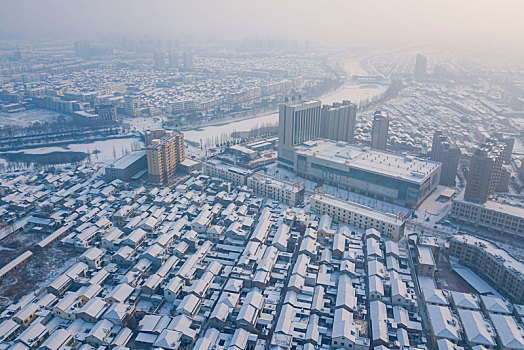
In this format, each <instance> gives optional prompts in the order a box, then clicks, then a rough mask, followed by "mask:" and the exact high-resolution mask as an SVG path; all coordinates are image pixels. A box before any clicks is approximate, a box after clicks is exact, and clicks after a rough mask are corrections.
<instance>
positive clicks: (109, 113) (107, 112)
mask: <svg viewBox="0 0 524 350" xmlns="http://www.w3.org/2000/svg"><path fill="white" fill-rule="evenodd" d="M97 112H98V116H99V117H100V119H101V120H104V121H116V120H118V117H117V114H116V107H115V106H112V105H101V106H99V107H98V108H97Z"/></svg>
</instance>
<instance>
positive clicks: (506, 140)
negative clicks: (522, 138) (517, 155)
mask: <svg viewBox="0 0 524 350" xmlns="http://www.w3.org/2000/svg"><path fill="white" fill-rule="evenodd" d="M495 138H496V139H497V140H499V141H500V142H502V143H503V144H505V145H506V149H505V150H504V164H510V163H511V154H512V153H513V147H514V146H515V139H514V138H513V137H509V136H506V135H504V134H503V133H501V132H498V133H495Z"/></svg>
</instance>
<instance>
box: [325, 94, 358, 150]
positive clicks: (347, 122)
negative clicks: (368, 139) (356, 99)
mask: <svg viewBox="0 0 524 350" xmlns="http://www.w3.org/2000/svg"><path fill="white" fill-rule="evenodd" d="M356 117H357V105H356V104H354V103H351V102H350V101H347V100H346V101H342V103H333V105H332V106H328V105H325V106H322V116H321V123H320V125H321V127H320V137H322V138H325V139H329V140H334V141H345V142H348V143H353V141H354V137H355V122H356Z"/></svg>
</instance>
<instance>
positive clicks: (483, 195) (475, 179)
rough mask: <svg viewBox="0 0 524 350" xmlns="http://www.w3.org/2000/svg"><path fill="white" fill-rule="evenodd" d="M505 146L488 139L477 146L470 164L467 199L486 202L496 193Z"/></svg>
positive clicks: (466, 191)
mask: <svg viewBox="0 0 524 350" xmlns="http://www.w3.org/2000/svg"><path fill="white" fill-rule="evenodd" d="M505 148H506V146H505V145H504V144H500V143H498V142H496V141H494V140H488V141H487V142H485V143H484V144H482V145H481V146H479V147H477V149H476V150H475V152H474V153H473V155H472V156H471V161H470V164H469V171H468V177H467V180H466V190H465V192H464V199H465V200H467V201H470V202H476V203H485V202H486V201H487V199H488V198H489V197H490V196H492V195H493V194H494V193H495V187H496V185H497V183H498V181H499V179H500V174H501V170H502V163H503V162H504V150H505Z"/></svg>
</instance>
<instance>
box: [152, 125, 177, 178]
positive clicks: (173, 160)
mask: <svg viewBox="0 0 524 350" xmlns="http://www.w3.org/2000/svg"><path fill="white" fill-rule="evenodd" d="M146 152H147V169H148V173H149V182H151V183H155V184H161V185H169V184H171V183H172V182H173V180H174V179H175V174H176V171H177V166H178V165H179V164H180V163H181V162H183V161H184V159H185V149H184V135H183V134H182V133H179V132H176V131H165V134H164V136H162V137H161V138H159V139H153V140H151V144H150V145H149V146H147V148H146Z"/></svg>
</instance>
